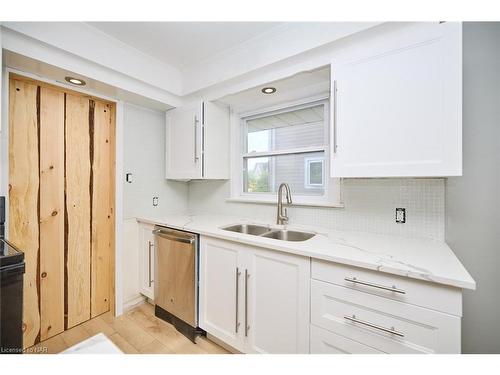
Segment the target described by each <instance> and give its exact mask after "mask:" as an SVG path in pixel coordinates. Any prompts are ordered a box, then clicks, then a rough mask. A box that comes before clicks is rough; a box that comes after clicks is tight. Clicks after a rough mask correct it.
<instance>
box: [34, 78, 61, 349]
mask: <svg viewBox="0 0 500 375" xmlns="http://www.w3.org/2000/svg"><path fill="white" fill-rule="evenodd" d="M39 134H40V268H39V269H40V314H41V318H42V319H41V327H40V335H41V337H40V339H41V340H42V341H43V340H46V339H48V338H49V337H52V336H54V335H57V334H58V333H61V332H62V331H64V93H63V92H61V91H59V90H54V89H51V88H48V87H40V132H39Z"/></svg>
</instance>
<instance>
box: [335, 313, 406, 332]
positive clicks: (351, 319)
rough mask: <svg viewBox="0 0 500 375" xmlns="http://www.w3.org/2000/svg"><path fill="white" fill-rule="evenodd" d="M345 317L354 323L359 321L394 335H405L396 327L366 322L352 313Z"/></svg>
mask: <svg viewBox="0 0 500 375" xmlns="http://www.w3.org/2000/svg"><path fill="white" fill-rule="evenodd" d="M344 319H346V320H349V321H351V322H353V323H359V324H362V325H364V326H367V327H371V328H375V329H378V330H379V331H383V332H386V333H390V334H392V335H396V336H399V337H405V335H404V333H402V332H399V331H396V329H395V328H394V327H391V328H386V327H382V326H379V325H377V324H373V323H369V322H366V321H364V320H360V319H358V318H356V315H352V316H347V315H346V316H344Z"/></svg>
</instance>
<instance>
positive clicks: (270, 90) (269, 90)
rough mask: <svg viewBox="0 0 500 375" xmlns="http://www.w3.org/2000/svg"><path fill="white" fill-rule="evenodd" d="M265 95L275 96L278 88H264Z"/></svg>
mask: <svg viewBox="0 0 500 375" xmlns="http://www.w3.org/2000/svg"><path fill="white" fill-rule="evenodd" d="M260 91H262V92H263V93H264V94H274V93H275V92H276V87H264V88H263V89H262V90H260Z"/></svg>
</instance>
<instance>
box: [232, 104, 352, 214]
mask: <svg viewBox="0 0 500 375" xmlns="http://www.w3.org/2000/svg"><path fill="white" fill-rule="evenodd" d="M328 99H329V98H328V96H318V97H314V98H307V99H303V100H299V101H294V102H288V103H283V104H281V105H278V106H273V107H269V108H264V109H260V110H258V111H253V112H245V113H233V112H232V113H231V150H232V151H231V154H232V156H233V157H232V158H231V159H232V160H231V196H230V198H228V199H227V200H228V201H232V202H247V203H261V204H276V201H277V193H247V192H245V191H244V181H243V167H244V162H243V161H244V158H245V157H250V156H251V157H258V156H262V157H265V156H276V155H289V154H294V153H295V154H296V153H304V152H324V162H323V163H324V164H323V167H324V174H323V178H324V181H323V184H324V194H323V195H319V196H310V195H298V194H294V192H293V191H292V198H293V204H294V205H297V206H321V207H343V204H342V203H341V183H340V181H341V180H340V179H339V178H330V175H329V173H328V174H326V173H327V172H328V171H329V170H330V167H329V165H330V146H329V142H330V137H329V131H330V121H329V117H330V103H329V100H328ZM318 104H322V105H324V109H325V117H324V118H325V126H324V140H325V142H324V144H323V145H321V146H312V147H303V148H296V149H288V150H277V151H270V152H267V151H266V152H253V153H245V152H244V147H246V135H247V132H246V121H248V120H251V119H255V118H258V117H265V116H269V115H273V114H278V113H283V112H289V111H292V110H297V109H301V108H308V107H313V106H316V105H318ZM311 158H316V159H317V157H311Z"/></svg>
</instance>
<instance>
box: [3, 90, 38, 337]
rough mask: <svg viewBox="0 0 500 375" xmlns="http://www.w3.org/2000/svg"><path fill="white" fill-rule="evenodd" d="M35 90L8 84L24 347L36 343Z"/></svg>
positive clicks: (13, 232)
mask: <svg viewBox="0 0 500 375" xmlns="http://www.w3.org/2000/svg"><path fill="white" fill-rule="evenodd" d="M37 99H38V86H37V85H34V84H31V83H28V82H24V81H21V80H11V81H10V84H9V114H10V115H9V239H10V240H11V241H12V243H14V244H15V245H16V246H18V247H19V248H20V249H22V250H23V251H24V260H25V263H26V271H25V274H24V291H23V306H24V313H23V332H24V333H23V340H24V347H28V346H31V345H33V344H34V343H35V342H37V341H38V340H39V334H40V306H39V303H38V296H39V293H38V289H39V278H38V257H39V247H38V235H39V231H38V189H39V177H38V174H39V172H38V162H39V160H38V116H37Z"/></svg>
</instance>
